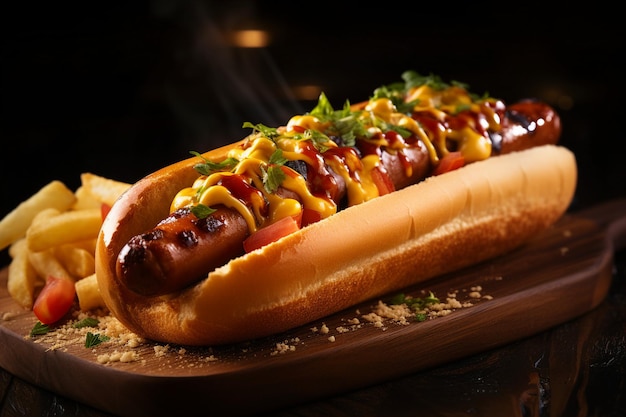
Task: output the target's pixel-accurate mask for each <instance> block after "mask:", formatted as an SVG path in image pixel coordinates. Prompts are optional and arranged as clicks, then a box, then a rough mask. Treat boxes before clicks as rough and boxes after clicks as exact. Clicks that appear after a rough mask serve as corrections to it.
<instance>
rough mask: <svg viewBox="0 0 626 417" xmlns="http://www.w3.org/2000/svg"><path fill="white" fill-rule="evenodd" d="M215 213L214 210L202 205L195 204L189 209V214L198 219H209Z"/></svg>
mask: <svg viewBox="0 0 626 417" xmlns="http://www.w3.org/2000/svg"><path fill="white" fill-rule="evenodd" d="M214 212H215V209H214V208H212V207H209V206H207V205H204V204H196V205H195V206H193V207H192V208H191V213H193V215H194V216H196V217H197V218H199V219H204V218H206V217H209V216H210V215H211V214H213V213H214Z"/></svg>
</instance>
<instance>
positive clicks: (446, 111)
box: [170, 85, 500, 233]
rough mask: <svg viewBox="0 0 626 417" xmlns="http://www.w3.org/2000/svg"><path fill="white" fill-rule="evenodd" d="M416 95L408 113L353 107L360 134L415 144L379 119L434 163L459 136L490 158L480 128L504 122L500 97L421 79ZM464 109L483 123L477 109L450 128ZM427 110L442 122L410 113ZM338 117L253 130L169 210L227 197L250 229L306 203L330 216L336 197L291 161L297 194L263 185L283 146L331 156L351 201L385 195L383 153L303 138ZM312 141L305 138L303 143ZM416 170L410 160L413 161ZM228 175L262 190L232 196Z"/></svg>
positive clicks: (312, 162)
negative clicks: (319, 189) (379, 171)
mask: <svg viewBox="0 0 626 417" xmlns="http://www.w3.org/2000/svg"><path fill="white" fill-rule="evenodd" d="M413 101H414V102H416V103H417V104H416V105H415V106H414V107H413V109H412V112H411V113H410V114H404V113H400V112H398V111H397V109H396V106H395V105H394V104H393V102H392V101H391V99H389V98H376V99H370V100H369V101H368V102H367V103H366V105H365V106H364V107H363V108H362V109H361V110H356V111H355V113H356V115H357V117H358V118H359V120H360V122H361V123H362V124H363V126H364V127H365V128H366V132H367V137H365V138H359V139H361V140H367V141H370V142H372V141H373V143H374V144H375V145H376V146H378V147H379V148H385V149H387V148H389V149H390V151H395V152H402V150H403V148H404V147H407V146H410V145H408V144H407V143H406V142H398V143H394V144H390V143H389V142H388V141H387V140H386V139H385V137H384V135H383V134H382V133H383V131H382V129H381V126H385V125H390V126H395V127H397V128H401V129H405V130H407V131H409V132H411V134H413V135H415V136H416V137H417V138H419V139H420V140H421V141H422V142H423V143H424V145H425V146H426V149H427V151H428V155H429V158H430V161H431V165H432V166H433V167H434V166H436V165H437V163H439V161H440V159H441V158H442V157H444V156H445V155H447V154H448V153H449V152H450V150H449V143H450V142H453V143H456V145H455V146H454V148H455V150H458V151H460V152H461V153H462V155H463V156H464V158H465V161H466V163H470V162H474V161H479V160H482V159H486V158H488V157H489V156H490V155H491V151H492V149H491V141H490V139H489V137H488V136H487V135H486V134H481V133H480V132H479V128H482V130H486V129H490V130H493V131H498V130H499V129H500V118H499V116H498V114H497V112H496V111H495V110H494V107H495V104H494V103H495V100H494V99H483V100H475V101H474V100H472V98H471V97H470V95H469V93H468V92H467V91H466V90H465V89H463V88H460V87H458V86H448V87H447V88H444V89H436V88H433V87H431V86H428V85H421V86H419V87H414V88H411V89H408V90H407V91H406V93H405V102H413ZM459 109H467V110H469V111H470V114H472V115H476V114H478V115H479V116H480V117H479V118H478V120H479V123H481V122H482V123H484V124H485V126H476V123H475V122H474V119H473V118H472V117H469V116H468V117H467V120H466V121H465V124H464V126H463V127H462V128H461V129H452V128H450V127H449V126H448V125H447V123H446V120H448V118H450V117H451V116H454V117H457V116H456V115H457V113H458V111H459ZM415 114H422V115H424V114H426V115H427V116H428V117H432V118H434V119H435V120H436V121H437V122H438V123H437V125H436V126H437V128H436V129H434V130H433V129H430V130H427V129H425V127H424V126H422V124H421V123H419V122H418V120H416V119H415V118H413V117H412V116H413V115H415ZM331 128H332V125H331V124H330V123H329V122H325V121H322V120H320V118H318V117H315V116H313V115H311V114H305V115H297V116H294V117H292V118H291V119H290V120H289V122H288V123H287V125H286V126H284V127H281V128H278V129H277V130H276V131H277V132H278V136H277V137H272V138H269V137H266V136H265V135H264V134H263V133H262V132H261V131H255V132H253V133H252V134H251V135H249V136H248V137H247V138H246V140H245V141H244V144H243V145H240V146H237V147H235V148H233V149H232V150H230V152H229V153H228V157H229V158H235V159H236V160H237V161H238V163H237V164H236V166H235V168H234V169H232V170H228V171H217V172H214V173H211V174H210V175H202V176H200V177H198V179H196V181H195V182H194V183H193V184H192V186H191V187H188V188H185V189H183V190H181V191H180V192H179V193H178V194H177V195H176V196H175V198H174V199H173V201H172V204H171V207H170V211H171V212H173V211H175V210H177V209H180V208H184V207H193V206H195V205H198V204H203V205H205V206H208V207H214V206H217V205H220V204H221V205H224V206H226V207H230V208H233V209H235V210H237V211H238V212H239V213H241V215H242V216H243V217H244V218H245V220H246V223H247V225H248V228H249V230H250V233H254V232H255V231H257V230H258V229H260V228H262V227H265V226H267V225H269V224H272V223H274V222H276V221H277V220H280V219H281V218H283V217H286V216H298V215H300V214H301V213H302V211H303V210H304V209H309V210H313V211H315V212H317V213H319V215H320V218H322V219H323V218H326V217H329V216H331V215H333V214H334V213H336V212H337V204H336V203H335V202H334V201H333V200H332V199H330V198H328V196H324V195H313V194H312V193H311V191H310V190H309V187H308V186H307V183H306V180H305V178H304V177H302V176H301V175H300V174H298V173H297V172H296V171H294V170H292V169H291V168H289V167H287V166H284V165H283V166H282V167H281V168H282V169H283V171H285V172H289V174H288V175H285V178H284V180H283V181H282V183H281V187H283V188H284V189H287V190H290V191H291V192H293V193H295V195H297V197H298V199H299V200H297V199H294V198H283V197H282V196H280V195H278V194H277V193H275V192H273V191H272V192H271V191H268V190H266V189H265V187H264V182H263V173H264V170H267V167H268V166H269V161H270V157H271V156H272V154H274V152H276V150H277V149H280V150H281V151H282V155H283V157H284V158H286V159H287V160H290V161H296V160H301V161H304V162H305V163H307V165H309V166H316V164H318V163H320V159H323V162H324V163H326V164H327V165H328V166H330V168H331V169H332V170H333V171H334V172H335V173H336V174H338V175H340V176H341V177H342V178H343V180H344V181H345V184H346V192H347V201H348V205H356V204H360V203H362V202H365V201H367V200H370V199H372V198H375V197H378V196H379V190H378V188H377V186H376V183H375V181H374V179H373V178H372V172H373V170H374V169H376V168H377V167H378V166H380V165H381V160H380V157H379V156H378V155H377V154H370V155H364V156H363V158H362V159H359V157H358V156H356V155H357V154H356V153H354V154H351V153H349V152H347V153H344V154H343V156H344V157H343V158H338V157H337V156H336V155H334V156H333V157H325V153H323V152H321V153H320V154H321V155H322V158H318V156H319V155H311V153H310V152H305V149H310V148H311V146H310V143H306V142H307V141H310V140H308V139H303V135H302V132H307V131H308V132H311V131H316V132H320V133H323V134H326V132H329V131H330V130H331ZM305 145H307V146H305ZM323 146H325V147H327V148H337V144H335V143H334V142H333V141H331V140H328V141H327V142H326V143H324V144H323ZM407 169H408V172H407V173H406V174H407V175H408V176H410V175H411V172H410V167H409V168H407ZM230 175H241V176H242V177H243V178H245V179H246V181H247V182H248V183H249V184H250V185H252V186H253V187H255V188H256V189H257V190H259V191H260V192H261V193H262V198H260V197H258V196H256V195H255V194H252V195H250V199H249V201H242V200H241V199H239V198H236V197H235V196H233V194H232V193H231V191H230V190H229V189H228V188H226V187H224V186H223V185H220V181H221V180H222V179H223V178H224V177H226V176H230Z"/></svg>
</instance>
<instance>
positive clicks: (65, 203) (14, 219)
mask: <svg viewBox="0 0 626 417" xmlns="http://www.w3.org/2000/svg"><path fill="white" fill-rule="evenodd" d="M75 201H76V196H75V195H74V193H73V192H72V191H71V190H70V189H69V188H67V186H66V185H65V184H63V183H62V182H61V181H57V180H55V181H52V182H50V183H48V184H47V185H45V186H44V187H42V188H41V189H40V190H39V191H37V192H36V193H35V194H33V195H32V196H31V197H29V198H28V199H26V200H24V201H23V202H21V203H20V204H19V205H18V206H17V207H15V208H14V209H13V210H12V211H10V212H9V213H8V214H7V215H6V216H4V218H3V219H2V220H0V250H3V249H5V248H7V247H8V246H9V245H11V243H13V242H15V241H17V240H18V239H20V238H22V237H23V236H24V235H25V234H26V230H27V229H28V228H29V226H30V224H31V222H32V221H33V218H34V217H35V215H36V214H37V213H39V212H40V211H41V210H43V209H45V208H49V207H53V208H56V209H58V210H59V211H64V210H67V209H68V208H69V207H71V206H72V204H74V202H75Z"/></svg>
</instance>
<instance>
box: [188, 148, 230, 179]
mask: <svg viewBox="0 0 626 417" xmlns="http://www.w3.org/2000/svg"><path fill="white" fill-rule="evenodd" d="M189 153H190V154H192V155H195V156H197V157H198V158H201V159H202V161H203V162H201V163H197V164H195V165H194V166H193V168H194V169H195V170H196V171H198V172H199V173H200V174H201V175H211V174H212V173H214V172H219V171H228V170H231V169H232V168H234V167H235V166H236V165H237V163H238V162H239V161H237V160H236V159H235V158H226V159H224V160H223V161H222V162H213V161H209V160H208V159H206V158H205V157H204V156H202V155H201V154H200V153H199V152H196V151H189Z"/></svg>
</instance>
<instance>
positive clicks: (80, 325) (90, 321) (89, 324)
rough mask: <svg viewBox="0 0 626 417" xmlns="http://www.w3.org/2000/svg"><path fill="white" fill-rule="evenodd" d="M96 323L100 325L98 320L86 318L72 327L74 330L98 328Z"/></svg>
mask: <svg viewBox="0 0 626 417" xmlns="http://www.w3.org/2000/svg"><path fill="white" fill-rule="evenodd" d="M98 323H100V321H99V320H98V319H96V318H93V317H87V318H84V319H82V320H80V321H77V322H76V323H74V326H73V327H75V328H76V329H81V328H83V327H96V326H98Z"/></svg>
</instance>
